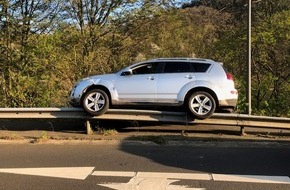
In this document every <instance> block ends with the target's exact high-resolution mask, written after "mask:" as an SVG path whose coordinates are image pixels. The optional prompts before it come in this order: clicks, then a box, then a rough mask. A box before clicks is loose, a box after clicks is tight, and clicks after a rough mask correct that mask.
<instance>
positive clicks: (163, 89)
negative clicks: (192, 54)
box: [157, 61, 195, 103]
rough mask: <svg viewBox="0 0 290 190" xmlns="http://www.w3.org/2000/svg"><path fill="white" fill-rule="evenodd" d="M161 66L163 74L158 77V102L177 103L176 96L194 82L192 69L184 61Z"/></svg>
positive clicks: (170, 62) (166, 63) (165, 63)
mask: <svg viewBox="0 0 290 190" xmlns="http://www.w3.org/2000/svg"><path fill="white" fill-rule="evenodd" d="M163 64H164V65H163V73H161V74H160V75H159V77H158V83H157V94H158V102H159V103H177V95H178V93H179V92H180V90H181V89H182V87H183V86H185V85H186V84H187V83H190V82H193V81H195V74H194V72H193V67H192V65H191V64H190V63H189V62H186V61H184V62H174V61H168V62H164V63H163Z"/></svg>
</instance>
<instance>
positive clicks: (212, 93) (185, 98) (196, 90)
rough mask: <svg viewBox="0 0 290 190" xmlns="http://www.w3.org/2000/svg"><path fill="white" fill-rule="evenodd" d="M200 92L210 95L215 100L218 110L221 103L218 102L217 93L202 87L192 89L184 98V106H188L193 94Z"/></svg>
mask: <svg viewBox="0 0 290 190" xmlns="http://www.w3.org/2000/svg"><path fill="white" fill-rule="evenodd" d="M198 91H203V92H207V93H209V94H210V95H211V96H212V97H213V98H214V100H215V103H216V108H217V107H218V106H219V101H218V97H217V95H216V93H215V92H214V91H213V90H212V89H210V88H207V87H201V86H200V87H195V88H192V89H190V90H189V91H188V92H187V93H186V95H185V97H184V101H183V104H186V103H187V102H188V99H189V97H190V96H191V94H193V93H194V92H198Z"/></svg>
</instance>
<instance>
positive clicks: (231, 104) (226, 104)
mask: <svg viewBox="0 0 290 190" xmlns="http://www.w3.org/2000/svg"><path fill="white" fill-rule="evenodd" d="M237 103H238V99H226V100H220V101H219V107H229V108H234V107H236V106H237Z"/></svg>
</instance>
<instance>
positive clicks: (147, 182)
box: [98, 176, 205, 190]
mask: <svg viewBox="0 0 290 190" xmlns="http://www.w3.org/2000/svg"><path fill="white" fill-rule="evenodd" d="M177 181H179V180H169V179H166V178H140V177H137V176H136V177H133V178H131V180H130V181H129V182H128V183H112V184H98V185H100V186H103V187H109V188H112V189H115V190H128V189H130V190H205V189H204V188H189V187H187V186H182V185H171V183H174V182H177Z"/></svg>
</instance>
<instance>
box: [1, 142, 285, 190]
mask: <svg viewBox="0 0 290 190" xmlns="http://www.w3.org/2000/svg"><path fill="white" fill-rule="evenodd" d="M289 145H290V144H289V143H254V142H196V143H191V145H186V144H183V145H162V146H159V145H153V144H142V143H136V144H128V143H120V144H108V142H105V143H103V144H94V143H89V144H78V145H70V144H65V143H64V144H61V145H55V144H0V150H1V153H0V189H1V190H2V189H3V190H60V189H61V190H73V189H78V190H79V189H83V190H108V189H118V190H119V189H120V190H137V189H138V190H165V189H166V190H167V189H168V190H200V189H204V190H205V189H206V190H221V189H222V190H289V189H290V178H289V176H290V146H289Z"/></svg>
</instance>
